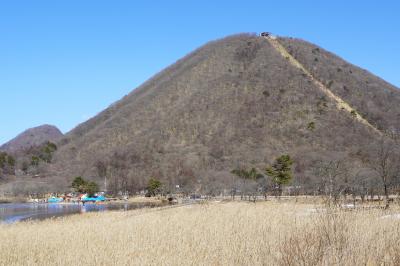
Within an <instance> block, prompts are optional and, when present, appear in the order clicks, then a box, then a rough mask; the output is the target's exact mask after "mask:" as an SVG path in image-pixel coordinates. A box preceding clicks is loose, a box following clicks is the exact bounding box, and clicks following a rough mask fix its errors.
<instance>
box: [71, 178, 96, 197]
mask: <svg viewBox="0 0 400 266" xmlns="http://www.w3.org/2000/svg"><path fill="white" fill-rule="evenodd" d="M71 187H72V188H73V189H75V191H77V192H79V193H87V194H88V195H89V197H90V196H93V195H94V194H95V193H96V192H98V191H99V185H97V183H96V182H93V181H86V180H85V179H83V178H82V177H81V176H77V177H75V178H74V180H73V181H72V185H71Z"/></svg>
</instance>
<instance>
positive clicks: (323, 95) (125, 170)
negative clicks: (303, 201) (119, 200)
mask: <svg viewBox="0 0 400 266" xmlns="http://www.w3.org/2000/svg"><path fill="white" fill-rule="evenodd" d="M399 128H400V91H399V90H398V89H397V88H395V87H394V86H392V85H390V84H388V83H387V82H385V81H383V80H382V79H380V78H378V77H376V76H374V75H372V74H371V73H369V72H367V71H365V70H363V69H361V68H358V67H356V66H354V65H351V64H350V63H347V62H346V61H344V60H343V59H341V58H339V57H337V56H335V55H334V54H332V53H330V52H328V51H325V50H324V49H322V48H321V47H318V46H316V45H313V44H311V43H308V42H305V41H302V40H298V39H292V38H281V37H274V36H270V35H268V36H255V35H251V34H240V35H235V36H230V37H227V38H224V39H221V40H218V41H213V42H211V43H208V44H206V45H205V46H203V47H201V48H199V49H197V50H196V51H194V52H192V53H191V54H189V55H187V56H186V57H184V58H183V59H181V60H179V61H178V62H176V63H175V64H173V65H172V66H170V67H168V68H166V69H165V70H164V71H162V72H160V73H159V74H157V75H156V76H154V77H153V78H151V79H150V80H149V81H147V82H145V83H144V84H143V85H142V86H140V87H139V88H137V89H135V90H134V91H133V92H132V93H130V94H129V95H127V96H125V97H124V98H123V99H121V100H120V101H118V102H117V103H115V104H113V105H112V106H110V107H109V108H107V109H106V110H104V111H103V112H101V113H100V114H98V115H97V116H95V117H94V118H92V119H90V120H89V121H87V122H85V123H83V124H81V125H79V126H78V127H76V128H75V129H74V130H72V131H71V132H69V133H68V134H67V135H66V136H65V137H64V138H63V139H62V140H61V141H60V148H59V150H58V151H57V153H56V163H55V165H53V166H52V170H53V172H54V173H57V175H59V177H60V178H62V179H63V180H67V181H68V182H69V181H70V179H71V178H72V177H73V176H75V175H86V176H92V177H96V176H97V177H98V178H101V177H102V176H105V175H107V176H108V177H110V178H111V179H112V178H113V179H115V180H111V181H110V184H111V186H115V189H120V188H121V186H124V187H125V188H126V187H129V186H131V187H135V188H142V187H144V184H145V183H146V180H147V179H148V178H149V177H157V178H160V179H162V180H165V182H166V183H167V184H170V185H174V184H179V185H182V186H184V185H186V186H189V184H194V183H198V182H203V183H213V184H214V185H215V186H217V184H218V183H219V182H227V180H228V178H229V172H230V171H231V170H232V169H233V168H235V167H238V166H240V165H245V166H254V167H258V168H259V169H263V168H264V167H265V165H266V164H268V163H270V162H271V161H273V160H274V158H275V157H276V156H278V155H280V154H283V153H285V154H291V155H292V156H293V157H294V158H295V161H296V169H295V171H296V176H297V180H298V182H301V180H302V178H303V179H304V178H308V176H309V174H307V171H308V170H309V167H310V165H311V164H312V163H313V162H315V160H317V159H320V158H334V157H336V156H339V155H340V156H341V157H342V158H347V156H348V155H347V154H349V153H352V152H357V151H358V150H359V149H360V147H363V146H366V145H368V144H369V143H370V142H371V141H374V140H376V139H378V138H379V137H380V136H381V134H382V132H383V131H386V130H393V129H397V130H398V129H399ZM349 160H354V159H352V158H349Z"/></svg>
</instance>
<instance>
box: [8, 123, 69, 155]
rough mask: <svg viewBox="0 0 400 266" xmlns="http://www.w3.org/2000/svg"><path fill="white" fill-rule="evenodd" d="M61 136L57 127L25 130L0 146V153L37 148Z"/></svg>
mask: <svg viewBox="0 0 400 266" xmlns="http://www.w3.org/2000/svg"><path fill="white" fill-rule="evenodd" d="M62 136H63V134H62V133H61V131H60V130H59V129H58V128H57V127H55V126H51V125H41V126H38V127H34V128H30V129H27V130H26V131H24V132H23V133H21V134H19V135H18V136H17V137H15V138H14V139H12V140H10V141H9V142H7V143H5V144H4V145H2V146H1V147H0V151H5V152H8V153H16V152H19V151H22V150H24V149H28V148H30V147H33V146H39V145H41V144H43V143H45V142H46V141H52V142H55V141H57V140H59V139H60V138H61V137H62Z"/></svg>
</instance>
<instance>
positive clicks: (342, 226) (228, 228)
mask: <svg viewBox="0 0 400 266" xmlns="http://www.w3.org/2000/svg"><path fill="white" fill-rule="evenodd" d="M397 213H400V210H399V209H398V208H397V207H393V208H391V209H390V210H389V211H383V210H377V209H376V210H368V211H339V210H334V209H332V210H326V209H323V206H322V205H321V206H320V207H317V208H316V206H314V205H312V204H305V203H294V202H286V203H285V202H260V203H256V204H254V203H246V202H240V203H238V202H228V203H208V204H198V205H189V206H182V207H177V208H170V209H168V208H167V209H162V208H161V209H142V210H134V211H129V212H109V213H88V214H85V215H74V216H69V217H65V218H60V219H51V220H45V221H35V222H33V221H32V222H22V223H17V224H11V225H0V240H1V241H0V264H1V265H383V264H384V265H399V264H400V215H396V214H397Z"/></svg>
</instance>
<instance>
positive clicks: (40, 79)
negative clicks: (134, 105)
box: [0, 0, 400, 143]
mask: <svg viewBox="0 0 400 266" xmlns="http://www.w3.org/2000/svg"><path fill="white" fill-rule="evenodd" d="M278 2H279V3H278ZM399 14H400V1H395V0H393V1H389V0H388V1H372V0H371V1H361V0H360V1H356V0H354V1H344V0H343V1H341V0H335V1H312V0H309V1H266V0H264V1H250V0H248V1H233V0H230V1H225V0H222V1H206V0H202V1H189V0H182V1H173V0H170V1H118V0H116V1H101V0H96V1H88V0H85V1H81V0H79V1H75V0H68V1H54V0H51V1H42V0H37V1H31V0H26V1H18V0H9V1H6V0H3V1H0V92H1V93H0V112H1V122H0V143H3V142H5V141H7V140H9V139H11V138H13V137H14V136H15V135H17V134H18V133H20V132H21V131H23V130H25V129H26V128H29V127H33V126H37V125H41V124H44V123H48V124H54V125H56V126H58V127H59V128H60V129H61V130H62V131H63V132H67V131H69V130H71V129H72V128H73V127H75V126H76V125H77V124H78V123H81V122H84V121H85V120H86V119H87V118H89V117H91V116H94V115H95V114H96V113H98V112H100V111H101V110H102V109H104V108H106V107H107V106H108V105H110V104H111V103H113V102H114V101H116V100H118V99H120V98H121V97H122V96H124V95H125V94H127V93H129V92H130V91H131V90H133V89H134V88H136V87H137V86H138V85H140V84H141V83H142V82H144V81H145V80H147V79H148V78H150V77H151V76H152V75H154V74H155V73H157V72H158V71H160V70H161V69H163V68H164V67H166V66H168V65H169V64H171V63H173V62H175V61H176V60H177V59H179V58H180V57H182V56H184V55H185V54H187V53H189V52H190V51H192V50H193V49H195V48H197V47H199V46H201V45H202V44H204V43H206V42H208V41H209V40H213V39H218V38H221V37H224V36H226V35H230V34H234V33H239V32H260V31H271V32H273V33H275V34H277V35H285V36H293V37H299V38H302V39H306V40H308V41H311V42H314V43H316V44H318V45H321V46H322V47H324V48H326V49H328V50H330V51H332V52H334V53H336V54H338V55H340V56H342V57H343V58H345V59H346V60H348V61H350V62H352V63H354V64H356V65H359V66H361V67H363V68H365V69H367V70H369V71H371V72H373V73H375V74H377V75H378V76H380V77H382V78H384V79H386V80H387V81H389V82H390V83H392V84H394V85H396V86H397V87H399V86H400V73H399V66H400V64H399V62H400V53H399V48H400V15H399Z"/></svg>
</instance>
